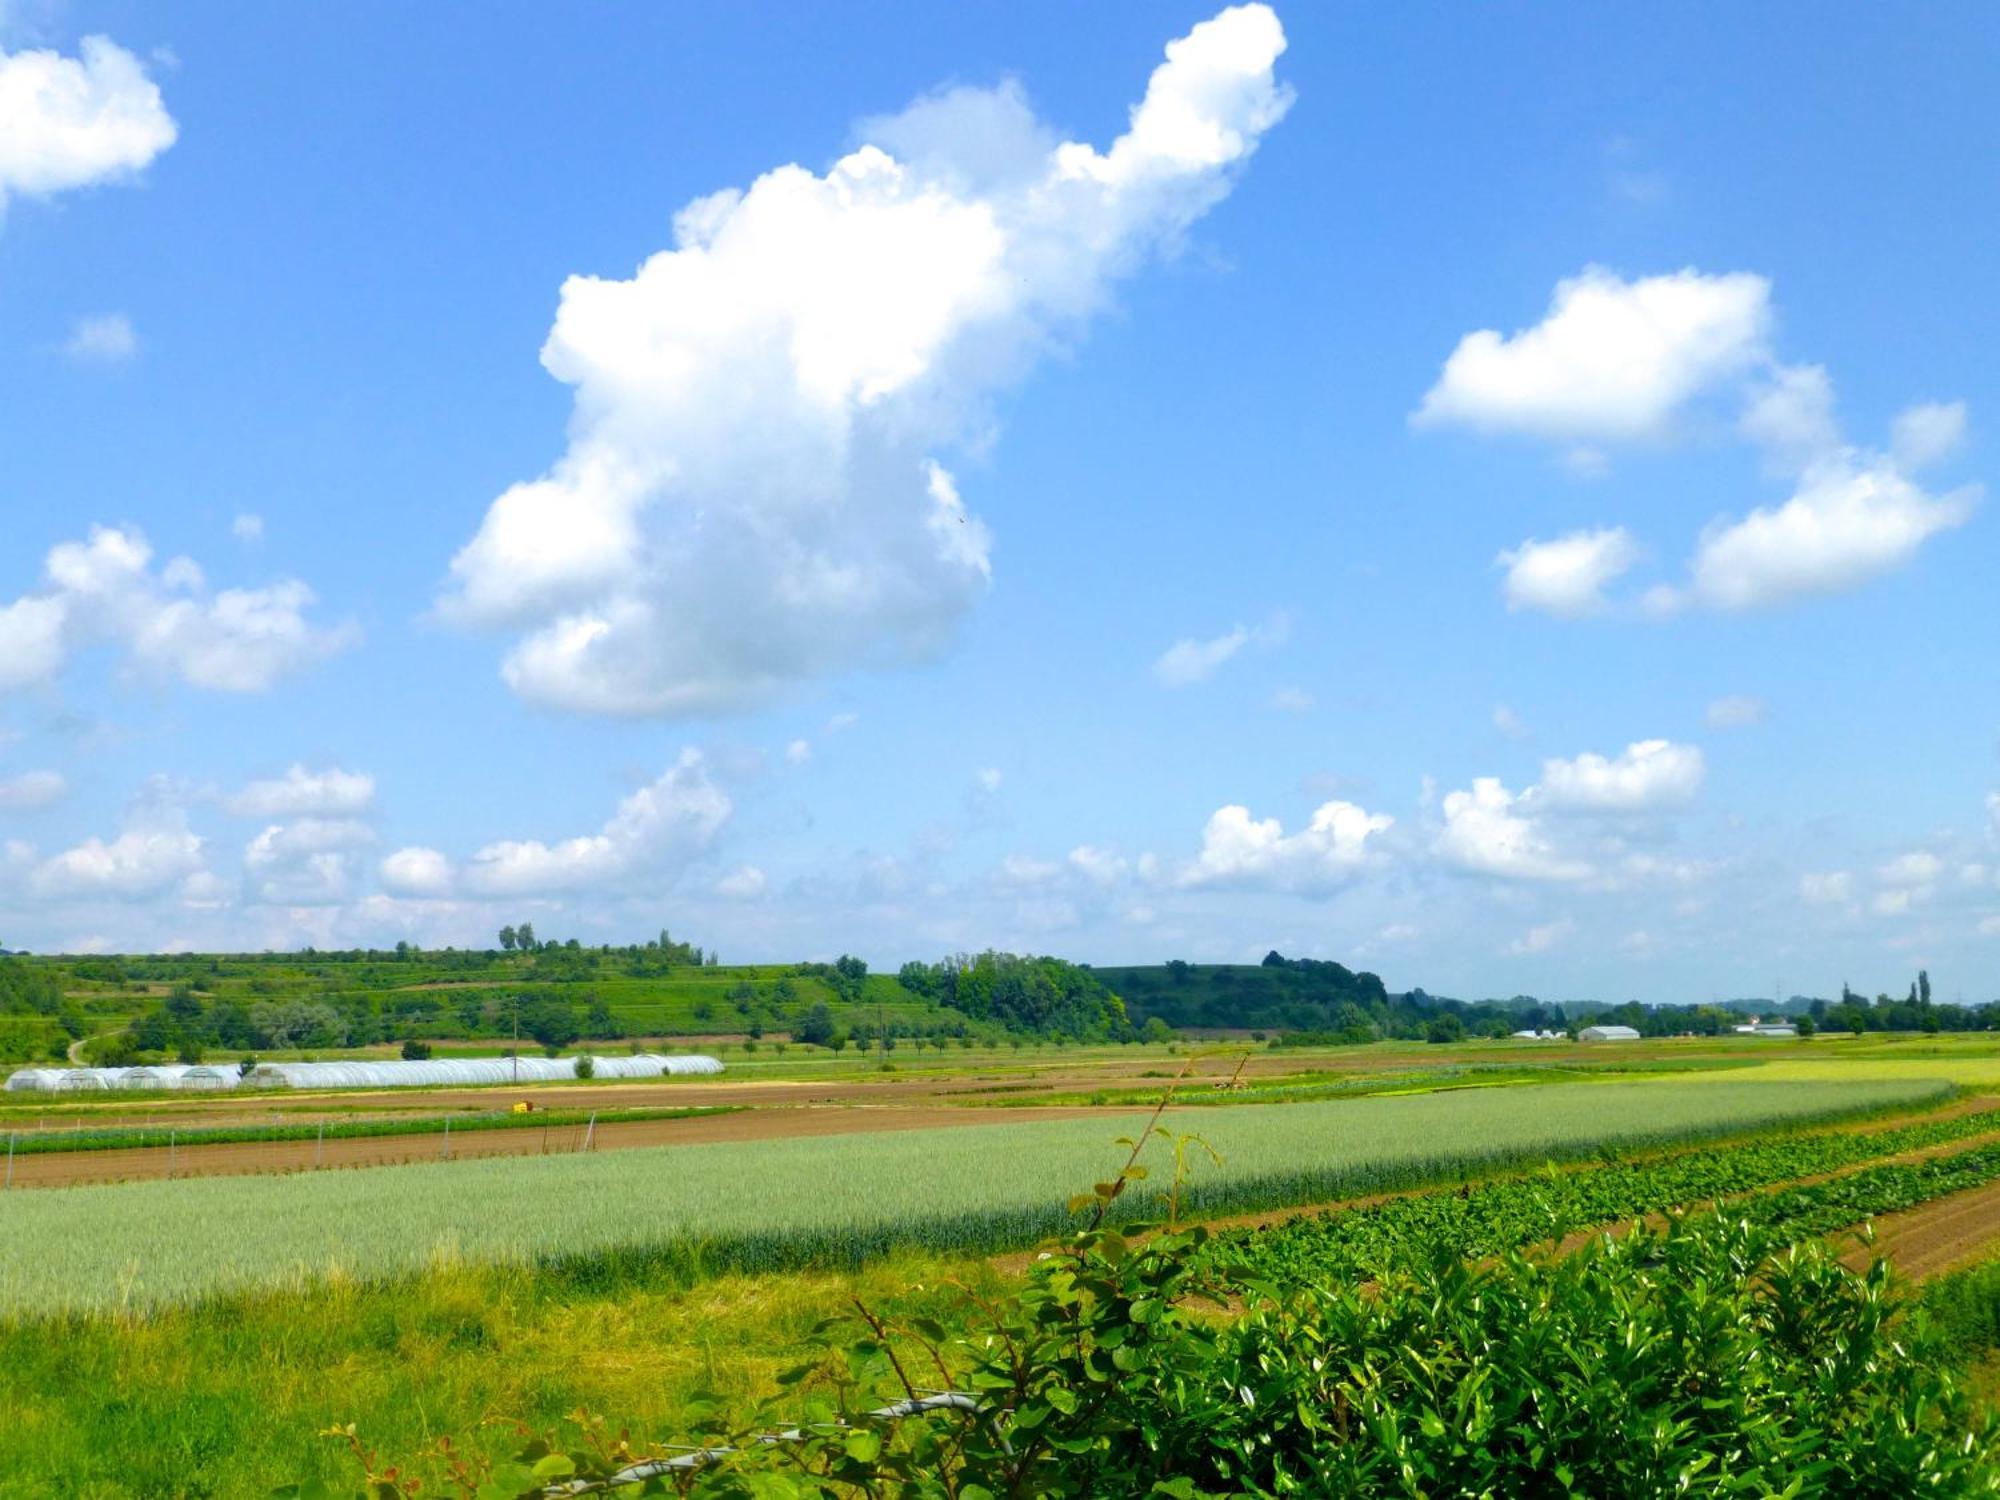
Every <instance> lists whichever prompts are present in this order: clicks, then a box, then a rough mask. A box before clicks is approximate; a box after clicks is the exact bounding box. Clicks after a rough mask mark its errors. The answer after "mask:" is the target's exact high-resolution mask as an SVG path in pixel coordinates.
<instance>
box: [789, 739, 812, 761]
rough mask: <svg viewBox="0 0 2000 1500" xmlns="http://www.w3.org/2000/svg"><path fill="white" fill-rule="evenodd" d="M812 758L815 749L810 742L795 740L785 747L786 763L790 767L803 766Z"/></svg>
mask: <svg viewBox="0 0 2000 1500" xmlns="http://www.w3.org/2000/svg"><path fill="white" fill-rule="evenodd" d="M812 758H813V747H812V742H811V741H810V740H793V741H792V742H791V743H790V744H789V745H787V746H785V761H786V763H787V764H789V765H794V766H802V765H804V764H805V763H806V762H807V761H809V760H811V759H812Z"/></svg>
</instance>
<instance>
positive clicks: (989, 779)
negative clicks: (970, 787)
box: [972, 766, 1006, 794]
mask: <svg viewBox="0 0 2000 1500" xmlns="http://www.w3.org/2000/svg"><path fill="white" fill-rule="evenodd" d="M972 779H973V781H974V782H975V783H977V785H978V787H979V790H980V791H982V792H986V793H988V794H991V793H993V792H997V791H999V790H1000V783H1001V782H1002V781H1003V780H1005V779H1006V778H1004V777H1003V776H1002V775H1001V774H1000V772H999V769H998V768H997V767H994V766H988V767H986V768H985V769H984V770H982V771H980V772H979V773H978V774H977V775H976V776H974V777H973V778H972Z"/></svg>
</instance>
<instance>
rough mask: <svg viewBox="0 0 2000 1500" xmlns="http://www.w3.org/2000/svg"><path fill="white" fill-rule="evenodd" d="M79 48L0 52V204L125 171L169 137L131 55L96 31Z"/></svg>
mask: <svg viewBox="0 0 2000 1500" xmlns="http://www.w3.org/2000/svg"><path fill="white" fill-rule="evenodd" d="M79 50H80V53H81V55H80V56H78V57H64V56H62V55H61V54H60V53H56V52H50V51H33V52H14V53H8V52H0V208H4V207H5V204H6V200H7V198H8V197H9V196H25V197H45V196H47V195H49V194H51V193H58V192H63V191H66V190H68V189H71V188H80V187H85V186H88V185H89V184H91V183H97V182H108V181H114V180H116V179H118V178H121V177H127V176H130V175H131V174H133V173H135V172H137V171H139V170H140V169H141V168H143V167H144V166H146V165H147V163H149V162H151V161H152V160H153V158H154V157H156V156H158V155H159V154H160V153H161V152H162V151H165V150H166V149H167V148H168V147H169V146H171V145H172V144H173V143H174V137H175V135H176V131H175V128H174V122H173V117H172V116H170V115H169V114H168V113H167V110H166V105H165V104H164V103H163V102H162V100H161V98H160V90H159V88H158V86H157V85H155V84H154V83H153V81H152V80H151V79H150V78H148V77H147V76H146V70H145V68H144V67H143V66H142V65H141V64H140V62H139V60H138V59H137V58H136V57H134V56H133V55H132V54H131V53H129V52H127V51H126V50H125V49H124V48H122V47H120V46H118V45H117V44H116V43H115V42H113V41H111V40H110V39H109V38H107V37H101V36H90V37H85V38H84V39H83V45H82V47H81V48H80V49H79Z"/></svg>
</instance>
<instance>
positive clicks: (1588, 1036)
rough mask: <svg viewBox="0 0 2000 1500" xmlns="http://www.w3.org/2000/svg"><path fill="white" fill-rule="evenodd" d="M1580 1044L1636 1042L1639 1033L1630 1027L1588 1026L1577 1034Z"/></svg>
mask: <svg viewBox="0 0 2000 1500" xmlns="http://www.w3.org/2000/svg"><path fill="white" fill-rule="evenodd" d="M1576 1039H1577V1040H1578V1041H1579V1042H1636V1041H1638V1040H1639V1033H1638V1032H1636V1031H1634V1030H1633V1029H1632V1028H1631V1027H1630V1026H1586V1027H1584V1028H1583V1030H1581V1031H1579V1032H1578V1033H1577V1034H1576Z"/></svg>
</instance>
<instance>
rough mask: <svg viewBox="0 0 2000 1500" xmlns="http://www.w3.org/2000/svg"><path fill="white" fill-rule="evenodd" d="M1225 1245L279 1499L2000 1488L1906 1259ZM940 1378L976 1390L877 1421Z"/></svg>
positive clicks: (914, 1401) (1105, 1234) (1757, 1231)
mask: <svg viewBox="0 0 2000 1500" xmlns="http://www.w3.org/2000/svg"><path fill="white" fill-rule="evenodd" d="M1108 1186H1113V1190H1114V1191H1115V1185H1108ZM1101 1191H1102V1190H1101ZM1208 1250H1209V1245H1208V1244H1207V1242H1206V1236H1205V1234H1204V1232H1203V1231H1202V1230H1200V1229H1199V1228H1197V1229H1192V1230H1187V1231H1182V1232H1178V1233H1167V1234H1161V1235H1158V1236H1156V1237H1154V1238H1152V1239H1150V1240H1148V1241H1146V1242H1144V1243H1135V1242H1133V1241H1131V1240H1129V1239H1127V1238H1124V1237H1122V1236H1120V1235H1119V1234H1118V1233H1117V1232H1116V1231H1112V1230H1108V1229H1105V1228H1102V1227H1101V1226H1100V1227H1096V1228H1093V1229H1091V1230H1089V1231H1086V1232H1084V1233H1082V1234H1079V1235H1077V1236H1075V1237H1073V1238H1072V1239H1071V1240H1070V1241H1069V1242H1068V1244H1066V1245H1065V1246H1063V1247H1062V1248H1061V1249H1060V1250H1059V1251H1058V1252H1057V1253H1055V1254H1053V1255H1052V1256H1051V1257H1050V1258H1049V1259H1047V1260H1045V1261H1043V1262H1042V1263H1041V1264H1040V1265H1039V1266H1038V1267H1037V1268H1036V1269H1035V1270H1034V1271H1032V1272H1031V1273H1030V1275H1029V1278H1028V1280H1027V1282H1026V1284H1025V1285H1024V1287H1023V1288H1022V1289H1021V1290H1020V1291H1019V1292H1018V1293H1017V1294H1016V1295H1014V1296H1012V1297H1009V1298H1007V1299H1004V1300H1002V1301H1000V1302H999V1303H997V1304H994V1303H983V1304H982V1303H968V1306H967V1307H966V1309H965V1317H964V1319H963V1321H962V1323H961V1322H954V1325H953V1329H952V1330H951V1331H947V1329H946V1328H945V1327H942V1326H940V1325H939V1324H937V1323H935V1322H924V1321H918V1322H915V1323H913V1324H912V1325H911V1326H909V1327H906V1328H897V1327H889V1326H885V1324H884V1322H883V1321H882V1320H881V1319H880V1318H878V1317H876V1316H875V1315H874V1314H873V1313H871V1312H870V1311H869V1310H868V1309H867V1308H865V1307H860V1306H857V1307H856V1309H855V1312H854V1315H853V1316H850V1317H847V1318H844V1319H836V1320H834V1321H833V1322H832V1323H831V1324H829V1325H828V1326H827V1327H826V1328H825V1329H824V1330H823V1332H822V1334H821V1337H820V1343H819V1349H818V1353H817V1357H815V1358H813V1359H811V1360H809V1361H808V1362H807V1363H805V1364H803V1365H801V1366H799V1367H798V1368H796V1369H794V1370H791V1371H789V1372H787V1373H786V1374H785V1375H784V1376H783V1377H781V1387H782V1388H781V1390H780V1392H779V1394H778V1395H777V1396H776V1397H774V1398H773V1399H772V1400H770V1401H768V1402H766V1403H764V1404H762V1405H761V1406H760V1407H758V1408H757V1409H755V1410H752V1411H749V1412H745V1413H742V1414H740V1416H738V1417H737V1418H736V1419H735V1420H730V1419H729V1418H728V1416H727V1415H725V1413H724V1408H723V1407H722V1406H721V1404H720V1403H719V1402H718V1403H717V1404H715V1405H714V1406H712V1407H706V1406H705V1407H702V1408H699V1409H697V1410H695V1411H692V1412H690V1413H688V1423H687V1427H686V1430H685V1431H683V1432H680V1433H677V1434H674V1436H676V1437H679V1438H682V1439H684V1440H685V1441H686V1444H687V1446H685V1447H682V1448H679V1449H675V1448H671V1447H663V1446H659V1445H656V1444H652V1443H646V1442H635V1441H634V1440H633V1439H632V1437H631V1436H630V1435H629V1434H627V1433H626V1432H625V1431H624V1430H623V1429H622V1428H621V1427H620V1426H619V1424H618V1423H616V1422H615V1421H602V1420H598V1419H595V1418H591V1417H587V1416H586V1417H582V1418H581V1419H580V1420H579V1421H578V1422H577V1423H575V1424H574V1425H572V1426H568V1427H565V1428H563V1429H561V1430H558V1431H554V1432H524V1433H523V1436H524V1437H525V1438H526V1441H525V1443H524V1444H523V1445H522V1446H520V1447H519V1448H518V1450H517V1451H516V1452H514V1453H513V1454H512V1455H511V1456H510V1457H508V1458H507V1459H504V1460H501V1461H497V1462H496V1461H494V1460H493V1459H492V1458H490V1457H486V1456H483V1455H482V1454H481V1453H480V1452H479V1451H478V1450H477V1449H476V1448H472V1447H454V1446H453V1445H452V1444H450V1443H449V1442H446V1443H441V1444H440V1445H438V1446H437V1447H436V1448H435V1449H433V1450H432V1451H431V1452H429V1453H424V1454H413V1455H405V1456H404V1457H403V1460H402V1461H401V1462H386V1461H384V1460H383V1459H382V1458H381V1457H379V1456H378V1455H376V1454H374V1453H372V1452H370V1451H369V1449H368V1445H367V1440H366V1434H365V1433H356V1432H355V1431H353V1430H352V1429H341V1430H337V1431H335V1432H333V1433H331V1434H329V1436H332V1437H334V1438H335V1439H336V1440H338V1441H340V1442H342V1443H344V1444H346V1445H349V1446H350V1448H351V1450H352V1452H353V1454H354V1456H355V1457H356V1458H357V1459H358V1460H359V1464H358V1467H359V1468H360V1469H361V1470H362V1473H361V1474H360V1475H357V1478H358V1480H359V1487H358V1489H357V1487H356V1485H354V1484H351V1483H341V1484H335V1485H329V1484H326V1483H324V1482H320V1481H312V1482H308V1483H305V1484H302V1485H298V1486H294V1487H291V1488H290V1489H288V1490H283V1491H279V1492H278V1493H279V1494H281V1495H288V1496H291V1497H294V1500H331V1497H333V1496H336V1495H342V1496H345V1495H357V1494H358V1495H361V1496H366V1497H369V1500H406V1497H409V1496H413V1495H416V1494H417V1493H418V1492H419V1490H421V1493H422V1495H423V1496H424V1497H426V1500H428V1497H429V1496H432V1495H436V1494H445V1495H451V1494H458V1495H462V1496H464V1497H467V1500H526V1497H533V1496H541V1495H544V1494H553V1493H557V1492H558V1491H557V1489H556V1488H555V1487H557V1486H560V1487H561V1492H562V1493H570V1494H574V1493H583V1492H591V1491H601V1492H609V1491H613V1490H615V1491H616V1492H617V1493H619V1494H680V1495H689V1496H701V1497H710V1500H714V1497H729V1500H739V1497H743V1500H747V1497H752V1496H755V1497H762V1500H778V1497H821V1500H824V1497H861V1496H870V1497H878V1496H879V1497H889V1496H900V1497H912V1500H915V1497H922V1500H932V1497H939V1500H942V1497H951V1500H997V1497H1002V1496H1005V1497H1031V1496H1065V1497H1067V1496H1090V1497H1099V1500H1126V1497H1134V1500H1136V1497H1139V1496H1150V1497H1178V1500H1196V1497H1218V1496H1239V1495H1241V1496H1308V1495H1310V1496H1345V1497H1355V1500H1367V1497H1378V1496H1380V1497H1388V1496H1396V1497H1411V1496H1423V1495H1464V1496H1476V1495H1477V1496H1497V1495H1536V1496H1606V1495H1617V1496H1621V1497H1633V1500H1652V1497H1666V1496H1715V1497H1721V1496H1753V1495H1754V1496H1804V1495H1829V1496H1831V1495H1839V1496H1879V1497H1892V1496H1893V1497H1904V1496H1910V1495H1917V1494H1934V1495H1952V1496H1970V1495H1996V1494H2000V1431H1996V1426H1995V1419H1994V1417H1993V1415H1992V1413H1990V1412H1989V1411H1986V1410H1984V1409H1982V1408H1980V1407H1979V1406H1978V1405H1977V1404H1976V1403H1975V1402H1974V1401H1973V1400H1972V1399H1971V1398H1970V1397H1969V1395H1968V1393H1967V1391H1966V1389H1965V1387H1964V1385H1963V1383H1962V1382H1961V1380H1960V1378H1959V1376H1958V1374H1957V1369H1956V1359H1955V1357H1954V1352H1953V1348H1952V1346H1951V1344H1950V1343H1949V1341H1948V1340H1947V1339H1945V1338H1942V1337H1940V1336H1938V1335H1935V1334H1933V1333H1931V1332H1929V1331H1927V1327H1926V1324H1925V1322H1924V1320H1922V1319H1916V1320H1912V1319H1910V1318H1908V1317H1906V1315H1905V1314H1906V1311H1907V1303H1906V1300H1905V1298H1904V1295H1903V1294H1902V1293H1901V1291H1900V1290H1899V1289H1898V1287H1897V1286H1896V1285H1895V1283H1894V1282H1893V1279H1892V1278H1891V1276H1890V1274H1889V1272H1888V1269H1887V1267H1886V1266H1884V1265H1882V1264H1880V1263H1877V1264H1875V1265H1873V1266H1871V1267H1870V1268H1869V1269H1868V1270H1866V1271H1864V1272H1856V1271H1852V1270H1849V1269H1848V1268H1846V1267H1844V1266H1843V1265H1842V1264H1841V1263H1840V1261H1839V1259H1838V1258H1837V1257H1836V1255H1835V1254H1834V1252H1833V1251H1831V1250H1830V1249H1829V1248H1828V1247H1827V1246H1826V1245H1825V1244H1824V1243H1823V1242H1820V1241H1817V1240H1811V1241H1807V1242H1805V1243H1803V1244H1799V1243H1794V1242H1792V1241H1791V1239H1790V1237H1789V1236H1788V1235H1786V1234H1783V1233H1775V1232H1773V1231H1772V1230H1770V1229H1768V1228H1766V1227H1762V1226H1759V1225H1755V1224H1752V1223H1749V1222H1746V1221H1745V1220H1744V1219H1742V1218H1741V1217H1739V1216H1736V1215H1733V1214H1728V1213H1707V1214H1701V1215H1695V1216H1690V1217H1687V1218H1684V1219H1679V1220H1676V1221H1674V1222H1671V1223H1669V1224H1668V1225H1667V1226H1665V1227H1664V1228H1662V1229H1659V1230H1652V1229H1646V1228H1641V1229H1639V1230H1636V1231H1635V1232H1634V1233H1633V1234H1631V1235H1630V1236H1627V1237H1625V1238H1623V1239H1619V1240H1613V1239H1610V1238H1604V1237H1600V1238H1598V1239H1595V1240H1593V1241H1591V1242H1589V1243H1588V1244H1587V1245H1586V1246H1584V1247H1583V1248H1582V1249H1580V1250H1579V1251H1577V1252H1576V1253H1574V1254H1571V1255H1568V1256H1564V1257H1560V1258H1554V1259H1547V1258H1530V1257H1527V1256H1524V1255H1522V1254H1520V1253H1519V1252H1514V1251H1510V1252H1508V1253H1506V1254H1503V1255H1501V1256H1500V1257H1498V1258H1496V1259H1495V1260H1492V1261H1488V1262H1484V1263H1468V1262H1463V1261H1452V1262H1449V1263H1447V1264H1443V1265H1439V1266H1435V1267H1426V1268H1423V1269H1416V1268H1412V1269H1409V1270H1403V1271H1393V1272H1390V1273H1388V1274H1386V1275H1385V1276H1384V1277H1383V1278H1381V1279H1380V1280H1379V1281H1377V1282H1375V1283H1374V1284H1372V1285H1370V1286H1367V1287H1365V1288H1364V1287H1362V1286H1360V1285H1358V1284H1354V1283H1345V1284H1340V1283H1332V1282H1328V1281H1323V1280H1316V1281H1306V1282H1292V1283H1268V1284H1259V1285H1256V1286H1252V1287H1250V1288H1248V1289H1247V1290H1245V1289H1240V1288H1236V1287H1234V1286H1232V1285H1231V1284H1229V1283H1228V1282H1227V1281H1226V1280H1223V1279H1221V1278H1219V1277H1218V1276H1217V1275H1216V1273H1215V1262H1214V1258H1213V1257H1212V1256H1211V1255H1210V1254H1209V1253H1208ZM1226 1298H1234V1299H1236V1300H1235V1301H1233V1302H1225V1300H1224V1299H1226ZM940 1387H942V1388H945V1389H949V1390H951V1391H954V1392H958V1393H962V1394H963V1396H964V1397H966V1398H968V1399H965V1400H964V1401H963V1402H961V1403H960V1405H959V1409H953V1410H944V1411H927V1412H923V1413H921V1414H918V1415H904V1416H900V1417H899V1419H897V1420H893V1421H889V1420H882V1419H881V1418H880V1416H879V1413H881V1412H882V1411H883V1410H884V1409H889V1410H899V1411H902V1412H907V1411H909V1410H910V1408H911V1407H913V1406H917V1405H919V1404H920V1403H921V1398H922V1397H923V1396H924V1395H925V1394H926V1392H927V1391H928V1390H934V1389H937V1388H940ZM663 1459H665V1460H668V1462H669V1463H673V1464H676V1465H677V1466H674V1467H668V1466H667V1465H666V1464H663V1463H662V1462H661V1460H663Z"/></svg>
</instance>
